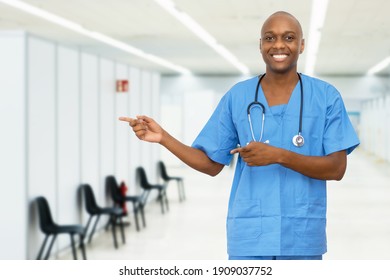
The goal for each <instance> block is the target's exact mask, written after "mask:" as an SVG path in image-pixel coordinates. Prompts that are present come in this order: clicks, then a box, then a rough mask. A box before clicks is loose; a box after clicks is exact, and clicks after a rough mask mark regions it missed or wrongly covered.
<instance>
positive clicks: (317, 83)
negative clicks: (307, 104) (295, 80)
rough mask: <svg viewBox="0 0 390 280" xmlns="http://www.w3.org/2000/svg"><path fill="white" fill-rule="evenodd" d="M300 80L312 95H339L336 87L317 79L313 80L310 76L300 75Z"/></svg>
mask: <svg viewBox="0 0 390 280" xmlns="http://www.w3.org/2000/svg"><path fill="white" fill-rule="evenodd" d="M300 75H301V78H302V83H303V84H304V86H305V85H306V86H308V87H310V88H311V91H313V92H314V93H315V92H316V93H326V94H339V92H338V90H337V89H336V87H335V86H334V85H332V84H330V83H328V82H326V81H324V80H321V79H319V78H314V77H311V76H307V75H305V74H300Z"/></svg>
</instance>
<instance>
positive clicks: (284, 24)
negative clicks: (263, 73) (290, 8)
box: [260, 12, 305, 74]
mask: <svg viewBox="0 0 390 280" xmlns="http://www.w3.org/2000/svg"><path fill="white" fill-rule="evenodd" d="M302 37H303V34H302V28H301V25H300V24H299V22H298V21H297V19H296V18H294V17H293V16H292V15H290V14H288V13H285V12H277V13H275V14H273V15H271V16H270V17H269V18H268V19H267V20H266V21H265V23H264V25H263V28H262V29H261V39H260V51H261V55H262V56H263V60H264V62H265V64H266V66H267V73H269V72H273V73H275V74H285V73H288V72H290V71H293V72H296V71H297V62H298V58H299V55H300V54H301V53H302V52H303V50H304V46H305V45H304V39H303V38H302Z"/></svg>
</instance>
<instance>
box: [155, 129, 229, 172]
mask: <svg viewBox="0 0 390 280" xmlns="http://www.w3.org/2000/svg"><path fill="white" fill-rule="evenodd" d="M160 144H161V145H162V146H164V147H165V148H166V149H168V150H169V151H170V152H171V153H172V154H174V155H175V156H176V157H178V158H179V159H180V160H181V161H183V162H184V163H185V164H187V165H188V166H190V167H192V168H194V169H195V170H198V171H200V172H202V173H205V174H208V175H210V176H215V175H217V174H218V173H219V172H221V170H222V168H223V165H222V164H220V163H217V162H214V161H212V160H211V159H210V158H209V157H208V156H207V155H206V154H205V153H204V152H202V151H201V150H198V149H195V148H193V147H190V146H187V145H185V144H183V143H181V142H180V141H178V140H177V139H176V138H174V137H173V136H171V135H170V134H169V133H168V132H166V131H163V135H162V137H161V141H160Z"/></svg>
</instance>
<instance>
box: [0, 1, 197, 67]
mask: <svg viewBox="0 0 390 280" xmlns="http://www.w3.org/2000/svg"><path fill="white" fill-rule="evenodd" d="M0 2H2V3H4V4H7V5H9V6H12V7H14V8H17V9H19V10H22V11H24V12H27V13H29V14H32V15H34V16H37V17H40V18H42V19H45V20H47V21H50V22H52V23H54V24H57V25H60V26H62V27H64V28H67V29H69V30H72V31H74V32H77V33H80V34H83V35H85V36H87V37H90V38H93V39H95V40H97V41H100V42H103V43H105V44H107V45H110V46H112V47H115V48H118V49H120V50H122V51H125V52H128V53H131V54H133V55H135V56H138V57H141V58H144V59H146V60H149V61H151V62H153V63H156V64H159V65H162V66H164V67H166V68H169V69H172V70H174V71H176V72H179V73H182V74H189V73H191V71H190V70H188V69H186V68H184V67H181V66H179V65H176V64H173V63H171V62H169V61H167V60H165V59H163V58H160V57H157V56H155V55H152V54H148V53H145V52H144V51H142V50H140V49H137V48H135V47H133V46H131V45H129V44H126V43H124V42H121V41H119V40H116V39H114V38H111V37H109V36H106V35H104V34H101V33H98V32H94V31H91V30H88V29H86V28H84V27H82V26H81V25H80V24H77V23H75V22H72V21H70V20H67V19H65V18H62V17H60V16H57V15H55V14H52V13H49V12H47V11H45V10H42V9H39V8H37V7H34V6H32V5H29V4H27V3H24V2H23V1H19V0H0Z"/></svg>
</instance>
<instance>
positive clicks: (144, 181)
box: [135, 166, 169, 214]
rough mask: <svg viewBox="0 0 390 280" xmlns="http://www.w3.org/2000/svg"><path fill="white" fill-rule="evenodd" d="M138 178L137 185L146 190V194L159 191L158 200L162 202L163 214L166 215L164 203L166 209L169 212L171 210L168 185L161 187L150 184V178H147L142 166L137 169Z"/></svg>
mask: <svg viewBox="0 0 390 280" xmlns="http://www.w3.org/2000/svg"><path fill="white" fill-rule="evenodd" d="M135 172H136V178H137V183H138V184H139V186H140V187H141V188H142V189H144V190H145V192H150V191H152V190H157V191H158V197H157V199H158V200H159V201H160V204H161V212H162V213H163V214H164V213H165V210H164V203H165V207H166V209H167V210H169V205H168V197H167V192H166V185H160V184H150V183H149V182H148V178H147V176H146V172H145V169H144V168H143V167H141V166H139V167H137V169H136V171H135Z"/></svg>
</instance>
